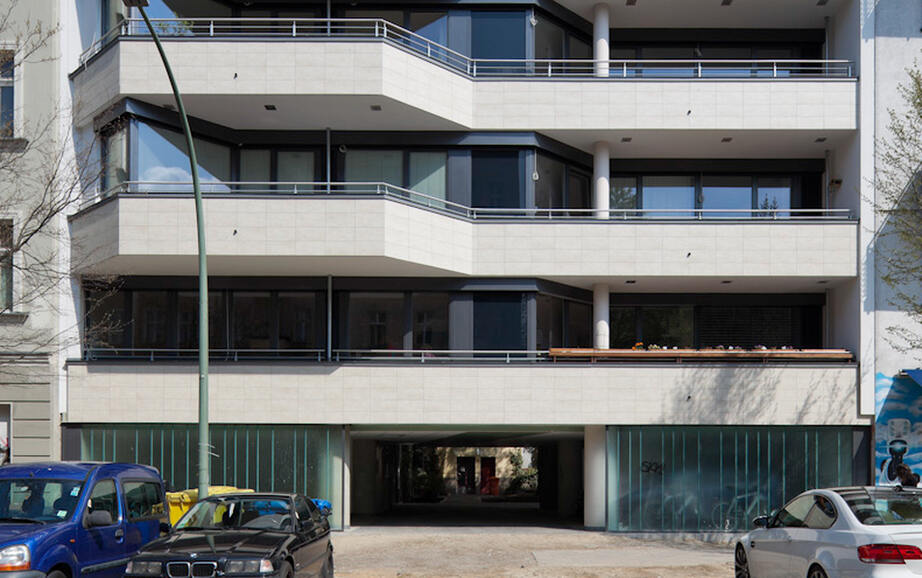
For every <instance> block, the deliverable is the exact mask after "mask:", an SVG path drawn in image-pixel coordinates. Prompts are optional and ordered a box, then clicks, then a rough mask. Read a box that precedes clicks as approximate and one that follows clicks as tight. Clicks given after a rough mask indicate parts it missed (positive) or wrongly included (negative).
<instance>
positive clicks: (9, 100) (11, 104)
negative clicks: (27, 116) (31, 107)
mask: <svg viewBox="0 0 922 578" xmlns="http://www.w3.org/2000/svg"><path fill="white" fill-rule="evenodd" d="M14 62H15V61H14V53H13V51H12V50H0V138H10V137H12V136H13V135H14V134H15V128H16V127H15V124H14V121H15V115H14V109H15V106H16V105H15V101H14V98H13V70H14V66H13V65H14Z"/></svg>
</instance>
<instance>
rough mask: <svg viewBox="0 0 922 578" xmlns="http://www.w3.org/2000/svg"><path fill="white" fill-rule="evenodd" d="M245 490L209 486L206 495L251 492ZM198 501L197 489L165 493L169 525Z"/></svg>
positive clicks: (232, 487)
mask: <svg viewBox="0 0 922 578" xmlns="http://www.w3.org/2000/svg"><path fill="white" fill-rule="evenodd" d="M252 491H253V490H250V489H246V488H235V487H234V486H209V487H208V495H209V496H215V495H217V494H232V493H234V492H252ZM197 501H198V488H193V489H190V490H182V491H179V492H167V493H166V503H167V505H168V506H169V508H170V525H173V524H175V523H176V522H178V521H179V519H180V518H182V515H183V514H185V513H186V512H188V511H189V508H191V507H192V505H193V504H195V503H196V502H197Z"/></svg>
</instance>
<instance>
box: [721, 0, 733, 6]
mask: <svg viewBox="0 0 922 578" xmlns="http://www.w3.org/2000/svg"><path fill="white" fill-rule="evenodd" d="M732 3H733V0H720V5H721V6H729V5H730V4H732Z"/></svg>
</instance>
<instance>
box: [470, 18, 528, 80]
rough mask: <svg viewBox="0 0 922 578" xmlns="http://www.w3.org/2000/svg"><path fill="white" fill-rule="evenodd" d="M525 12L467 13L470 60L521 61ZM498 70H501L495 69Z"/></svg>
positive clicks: (522, 56)
mask: <svg viewBox="0 0 922 578" xmlns="http://www.w3.org/2000/svg"><path fill="white" fill-rule="evenodd" d="M526 25H527V24H526V19H525V11H524V10H519V11H514V12H500V11H487V10H476V11H474V12H473V13H472V14H471V57H472V58H485V59H521V58H525V26H526ZM499 68H500V69H501V68H502V67H499Z"/></svg>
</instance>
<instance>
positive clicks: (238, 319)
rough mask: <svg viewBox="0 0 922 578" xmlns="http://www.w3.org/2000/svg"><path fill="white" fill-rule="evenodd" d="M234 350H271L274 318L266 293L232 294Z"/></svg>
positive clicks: (241, 292) (239, 292)
mask: <svg viewBox="0 0 922 578" xmlns="http://www.w3.org/2000/svg"><path fill="white" fill-rule="evenodd" d="M233 307H234V348H235V349H241V350H243V349H263V350H265V349H272V348H273V347H274V345H273V343H272V340H271V336H270V329H271V328H272V326H273V324H274V323H273V321H274V317H273V315H272V310H271V302H270V297H269V292H268V291H258V292H257V291H253V292H244V291H238V292H236V293H234V301H233Z"/></svg>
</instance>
